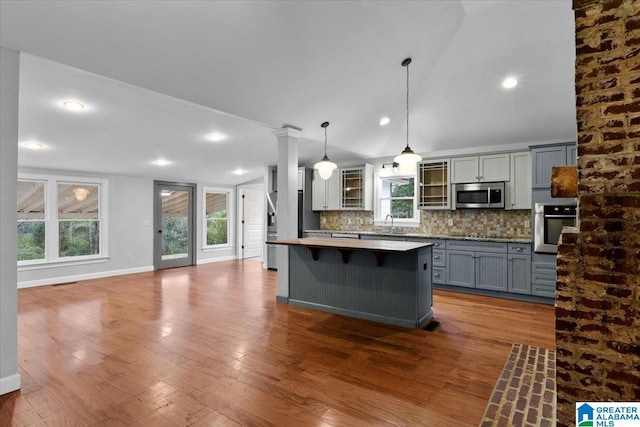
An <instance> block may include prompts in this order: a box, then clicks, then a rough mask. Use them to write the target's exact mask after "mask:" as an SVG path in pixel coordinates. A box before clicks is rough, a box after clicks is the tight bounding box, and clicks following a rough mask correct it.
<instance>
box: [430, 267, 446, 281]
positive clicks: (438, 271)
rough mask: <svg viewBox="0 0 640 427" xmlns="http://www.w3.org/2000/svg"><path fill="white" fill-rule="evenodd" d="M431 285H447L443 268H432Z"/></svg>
mask: <svg viewBox="0 0 640 427" xmlns="http://www.w3.org/2000/svg"><path fill="white" fill-rule="evenodd" d="M432 281H433V283H440V284H442V285H444V284H446V283H447V270H446V269H445V268H444V267H435V266H434V267H433V276H432Z"/></svg>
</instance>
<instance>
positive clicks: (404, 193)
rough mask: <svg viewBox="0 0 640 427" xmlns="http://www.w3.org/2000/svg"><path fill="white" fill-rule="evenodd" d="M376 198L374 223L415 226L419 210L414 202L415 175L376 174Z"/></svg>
mask: <svg viewBox="0 0 640 427" xmlns="http://www.w3.org/2000/svg"><path fill="white" fill-rule="evenodd" d="M375 182H376V199H375V207H374V215H375V224H376V225H391V218H390V217H392V218H393V225H397V226H404V227H417V226H419V225H420V211H419V210H418V205H417V202H416V191H415V176H413V175H411V176H409V175H406V176H405V175H392V176H380V175H376V179H375Z"/></svg>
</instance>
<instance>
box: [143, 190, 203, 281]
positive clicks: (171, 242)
mask: <svg viewBox="0 0 640 427" xmlns="http://www.w3.org/2000/svg"><path fill="white" fill-rule="evenodd" d="M153 190H154V196H153V198H154V226H155V236H154V245H153V247H154V250H153V265H154V268H155V269H156V270H159V269H162V268H172V267H184V266H188V265H194V264H195V232H196V229H195V199H194V195H195V193H196V185H195V184H183V183H177V182H163V181H154V183H153Z"/></svg>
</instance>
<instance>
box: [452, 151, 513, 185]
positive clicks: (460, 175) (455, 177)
mask: <svg viewBox="0 0 640 427" xmlns="http://www.w3.org/2000/svg"><path fill="white" fill-rule="evenodd" d="M509 173H510V170H509V153H497V154H486V155H483V156H470V157H454V158H452V159H451V183H452V184H459V183H466V182H493V181H509Z"/></svg>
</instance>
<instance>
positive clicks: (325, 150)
mask: <svg viewBox="0 0 640 427" xmlns="http://www.w3.org/2000/svg"><path fill="white" fill-rule="evenodd" d="M324 156H325V157H327V127H326V126H325V127H324Z"/></svg>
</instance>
